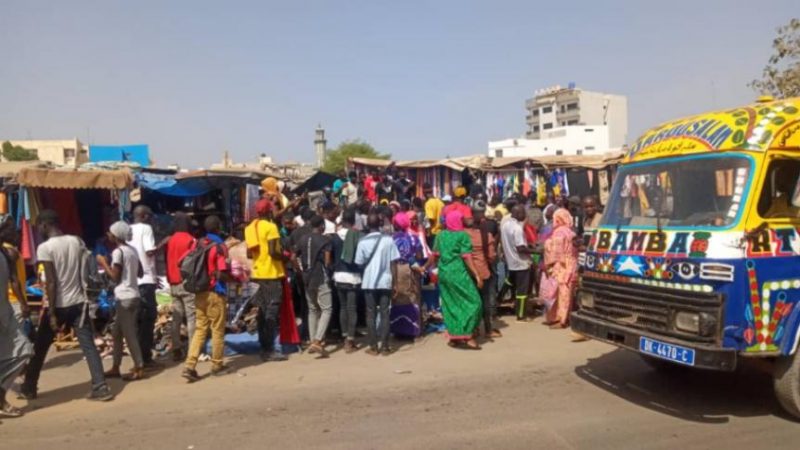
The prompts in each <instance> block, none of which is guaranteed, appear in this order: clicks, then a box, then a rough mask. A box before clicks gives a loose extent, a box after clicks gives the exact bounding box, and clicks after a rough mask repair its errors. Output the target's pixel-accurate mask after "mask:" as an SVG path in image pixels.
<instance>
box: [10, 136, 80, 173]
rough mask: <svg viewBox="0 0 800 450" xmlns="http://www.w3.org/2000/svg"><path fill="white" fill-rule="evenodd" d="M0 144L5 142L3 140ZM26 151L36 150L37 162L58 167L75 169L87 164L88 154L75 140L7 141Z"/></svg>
mask: <svg viewBox="0 0 800 450" xmlns="http://www.w3.org/2000/svg"><path fill="white" fill-rule="evenodd" d="M2 142H5V140H3V141H2ZM9 142H11V145H18V146H20V147H22V148H25V149H28V150H36V154H37V156H38V157H39V161H48V162H51V163H53V164H56V165H59V166H65V165H66V166H71V167H77V166H79V165H81V164H83V163H86V162H89V152H88V150H87V149H86V147H84V146H83V144H82V143H81V141H79V140H77V139H64V140H23V141H13V140H9Z"/></svg>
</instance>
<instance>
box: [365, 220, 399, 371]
mask: <svg viewBox="0 0 800 450" xmlns="http://www.w3.org/2000/svg"><path fill="white" fill-rule="evenodd" d="M367 226H368V227H369V230H370V233H369V234H368V235H366V236H365V237H363V238H361V241H359V243H358V247H357V248H356V258H355V263H356V264H357V265H359V266H362V267H364V274H363V275H362V278H361V289H363V290H364V300H365V301H366V304H367V338H368V340H369V349H368V350H367V354H369V355H373V356H374V355H378V354H379V353H380V354H382V355H384V356H387V355H390V354H391V353H392V349H391V348H390V347H389V308H390V307H391V301H392V295H393V292H392V280H393V279H394V276H395V273H396V272H397V261H398V260H399V259H400V251H399V250H397V246H396V245H395V243H394V239H392V237H391V236H388V235H385V234H383V233H381V231H380V230H381V227H382V226H383V220H382V218H381V216H379V215H378V214H374V213H373V214H370V215H369V216H367ZM376 316H377V317H376ZM376 319H379V320H380V323H379V324H377V326H376ZM376 328H377V330H376ZM379 343H380V348H379V347H378V344H379Z"/></svg>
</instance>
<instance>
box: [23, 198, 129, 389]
mask: <svg viewBox="0 0 800 450" xmlns="http://www.w3.org/2000/svg"><path fill="white" fill-rule="evenodd" d="M38 228H39V232H40V233H41V235H42V236H44V237H45V238H47V241H45V242H44V243H42V244H41V245H40V246H39V248H38V249H37V250H36V258H37V259H38V260H39V263H40V264H42V266H43V267H44V275H45V280H46V281H45V295H46V297H47V300H48V302H49V307H48V309H47V311H46V312H45V313H43V314H42V320H41V324H40V325H39V329H38V332H37V334H36V342H35V343H34V355H33V358H32V359H31V362H30V365H29V366H28V369H27V371H26V373H25V382H24V383H23V385H22V389H21V395H22V396H23V397H25V398H27V399H29V400H31V399H35V398H36V395H37V387H38V384H39V375H40V374H41V371H42V365H44V359H45V357H46V356H47V351H48V350H49V349H50V345H51V344H52V343H53V338H54V337H55V334H56V332H57V331H58V330H59V329H61V327H63V326H64V325H67V326H69V327H70V328H71V329H72V330H73V331H74V332H75V336H77V338H78V344H79V345H80V347H81V350H82V351H83V356H84V358H86V364H88V365H89V372H90V373H91V377H92V390H91V392H90V394H89V400H100V401H108V400H111V399H113V398H114V394H112V393H111V389H109V387H108V385H107V384H106V378H105V376H104V375H103V361H102V360H101V359H100V354H99V353H98V352H97V347H95V345H94V332H93V331H92V326H91V322H90V320H91V319H90V318H89V298H88V297H87V296H86V291H85V289H84V285H83V279H82V274H81V266H82V264H83V257H84V253H85V252H87V250H86V246H85V245H84V243H83V242H82V241H81V240H80V239H79V238H77V237H75V236H69V235H65V234H64V233H63V232H62V231H61V228H60V227H59V222H58V215H57V214H56V212H55V211H50V210H45V211H42V212H41V213H39V218H38Z"/></svg>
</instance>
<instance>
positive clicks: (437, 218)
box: [422, 183, 444, 236]
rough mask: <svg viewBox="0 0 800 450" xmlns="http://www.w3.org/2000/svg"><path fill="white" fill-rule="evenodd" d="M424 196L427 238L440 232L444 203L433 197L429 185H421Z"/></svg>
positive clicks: (431, 188)
mask: <svg viewBox="0 0 800 450" xmlns="http://www.w3.org/2000/svg"><path fill="white" fill-rule="evenodd" d="M422 193H423V194H424V195H425V217H426V218H427V219H428V228H429V229H430V231H429V232H428V236H436V235H437V234H439V232H440V231H442V210H443V209H444V202H443V201H441V200H440V199H438V198H436V197H434V196H433V187H432V186H431V184H430V183H425V184H424V185H422Z"/></svg>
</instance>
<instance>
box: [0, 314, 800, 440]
mask: <svg viewBox="0 0 800 450" xmlns="http://www.w3.org/2000/svg"><path fill="white" fill-rule="evenodd" d="M502 331H503V333H504V334H505V336H504V337H503V338H501V339H497V340H496V341H495V342H488V343H486V344H485V345H484V349H483V350H482V351H468V350H454V349H451V348H449V347H447V345H446V343H445V341H444V339H443V338H442V337H441V336H429V337H426V338H424V339H423V340H421V341H420V342H417V343H415V344H411V343H408V344H405V345H404V346H402V347H401V348H400V349H399V351H398V352H397V353H396V354H394V355H392V356H389V357H370V356H368V355H366V354H364V353H363V351H362V352H359V353H357V354H354V355H345V354H344V353H343V352H336V353H334V354H332V355H331V357H330V358H329V359H326V360H317V359H315V358H314V356H312V355H296V356H293V357H292V359H291V360H290V361H288V362H283V363H268V364H262V363H260V360H258V359H257V358H255V357H240V358H235V359H233V360H232V361H231V362H232V365H233V366H234V367H236V368H237V370H238V371H237V372H236V373H234V374H231V375H227V376H224V377H209V378H205V379H203V380H202V381H200V382H198V383H195V384H187V383H185V382H184V380H183V379H182V378H181V377H180V368H179V367H177V366H175V365H173V363H169V365H168V367H167V368H166V369H165V370H163V371H162V372H160V373H157V374H153V375H152V376H151V378H149V379H147V380H145V381H141V382H136V383H131V384H125V383H123V382H121V381H118V380H113V381H112V383H111V386H112V389H113V390H114V391H115V392H117V393H118V397H117V398H116V399H115V400H114V401H113V402H110V403H101V404H98V403H94V402H90V401H87V400H85V399H84V398H83V397H84V396H85V394H86V393H87V391H88V383H87V380H88V369H87V368H86V365H85V363H84V362H83V361H82V359H81V355H80V353H79V352H74V351H71V352H64V353H56V352H55V351H54V350H51V354H50V358H49V361H48V363H47V365H46V366H45V371H44V372H43V375H42V380H41V385H40V397H39V399H38V400H36V401H33V402H31V403H30V404H26V402H24V401H14V403H15V404H17V405H20V406H24V407H25V408H26V410H27V415H26V416H25V417H23V418H20V419H7V420H3V421H2V424H0V447H2V448H8V449H15V450H16V449H43V448H58V449H59V450H63V449H72V448H74V449H117V448H118V449H138V448H143V449H187V450H202V449H220V448H223V449H250V448H253V449H255V448H259V449H262V448H278V449H280V448H303V449H306V448H340V449H354V448H370V449H385V448H435V449H450V448H458V449H462V448H526V449H529V448H591V449H604V448H608V449H619V448H637V449H641V448H664V449H675V448H680V449H681V450H687V449H691V448H698V449H700V448H702V449H707V448H770V449H774V448H797V446H798V443H797V442H798V441H797V439H798V437H800V423H798V422H794V421H792V420H791V419H790V418H788V417H787V416H786V415H785V414H784V413H783V412H782V411H781V409H780V406H779V405H778V403H777V401H776V400H775V399H774V396H773V394H772V390H771V380H770V377H769V375H768V374H766V373H764V372H762V371H760V370H758V369H757V368H755V367H745V368H743V369H742V370H740V371H739V372H737V373H734V374H720V373H707V372H692V371H679V372H678V373H676V374H672V375H665V374H663V373H658V372H655V371H653V370H652V369H651V368H649V367H648V366H647V365H646V364H644V363H643V362H642V361H641V360H640V359H639V358H638V356H637V355H635V354H632V353H628V352H625V351H622V350H616V349H614V348H612V347H611V346H608V345H605V344H602V343H598V342H584V343H573V342H571V339H570V334H569V332H567V331H563V330H559V331H554V330H549V329H547V327H544V326H541V324H540V322H539V321H538V320H537V321H536V322H533V323H523V324H517V323H510V324H509V325H508V326H505V327H504V328H503V329H502ZM109 363H110V361H108V360H106V364H107V365H108V364H109ZM128 364H130V360H129V359H126V360H125V361H124V363H123V370H126V369H127V367H128ZM208 369H209V364H208V363H203V364H201V365H200V366H199V367H198V370H199V371H200V372H201V374H202V373H204V372H207V371H208Z"/></svg>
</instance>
